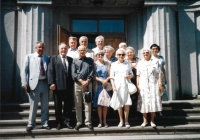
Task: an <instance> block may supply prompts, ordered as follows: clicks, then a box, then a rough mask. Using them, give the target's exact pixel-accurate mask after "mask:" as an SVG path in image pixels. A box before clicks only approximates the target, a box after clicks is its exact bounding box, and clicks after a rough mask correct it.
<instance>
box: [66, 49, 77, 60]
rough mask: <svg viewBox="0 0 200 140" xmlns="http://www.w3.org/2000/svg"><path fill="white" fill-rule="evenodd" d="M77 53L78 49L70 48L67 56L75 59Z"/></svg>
mask: <svg viewBox="0 0 200 140" xmlns="http://www.w3.org/2000/svg"><path fill="white" fill-rule="evenodd" d="M76 53H77V48H76V49H75V50H73V49H71V48H69V49H68V52H67V56H69V57H71V58H74V57H75V55H76Z"/></svg>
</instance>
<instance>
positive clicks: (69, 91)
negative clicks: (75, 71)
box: [48, 43, 74, 130]
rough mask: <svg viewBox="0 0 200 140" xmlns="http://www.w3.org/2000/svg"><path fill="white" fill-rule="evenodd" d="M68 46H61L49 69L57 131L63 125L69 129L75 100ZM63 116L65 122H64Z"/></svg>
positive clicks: (63, 44)
mask: <svg viewBox="0 0 200 140" xmlns="http://www.w3.org/2000/svg"><path fill="white" fill-rule="evenodd" d="M67 51H68V46H67V45H66V44H65V43H61V44H60V45H59V54H58V55H54V56H52V57H51V60H50V63H49V69H48V84H49V85H50V89H51V90H53V97H54V104H55V115H56V123H57V127H56V129H57V130H59V129H61V128H62V127H63V124H64V125H65V126H66V127H67V128H69V129H73V128H72V127H71V126H70V118H71V114H72V100H73V83H74V82H73V79H72V77H71V64H72V60H73V59H72V58H71V57H68V56H66V55H67ZM62 101H64V110H63V113H62ZM62 114H63V116H64V118H65V119H64V121H63V120H62Z"/></svg>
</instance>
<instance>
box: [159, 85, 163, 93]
mask: <svg viewBox="0 0 200 140" xmlns="http://www.w3.org/2000/svg"><path fill="white" fill-rule="evenodd" d="M159 90H160V92H161V93H163V92H164V88H163V86H162V84H159Z"/></svg>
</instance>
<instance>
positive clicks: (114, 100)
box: [110, 91, 121, 110]
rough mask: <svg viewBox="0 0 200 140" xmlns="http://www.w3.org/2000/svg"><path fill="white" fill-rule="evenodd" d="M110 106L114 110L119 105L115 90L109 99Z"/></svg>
mask: <svg viewBox="0 0 200 140" xmlns="http://www.w3.org/2000/svg"><path fill="white" fill-rule="evenodd" d="M110 106H111V107H112V108H113V109H114V110H117V109H118V108H119V107H120V106H121V105H120V100H119V98H118V96H117V92H116V91H115V92H114V93H113V96H112V98H111V101H110Z"/></svg>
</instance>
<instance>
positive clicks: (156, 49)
mask: <svg viewBox="0 0 200 140" xmlns="http://www.w3.org/2000/svg"><path fill="white" fill-rule="evenodd" d="M150 49H151V51H152V56H151V59H155V60H158V62H159V65H160V66H161V70H162V74H161V76H162V86H163V88H164V92H163V95H162V96H161V99H162V101H168V96H167V90H166V86H165V84H167V79H166V71H165V60H164V58H163V57H162V56H161V55H158V53H159V52H160V46H158V45H157V44H153V45H151V47H150Z"/></svg>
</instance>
